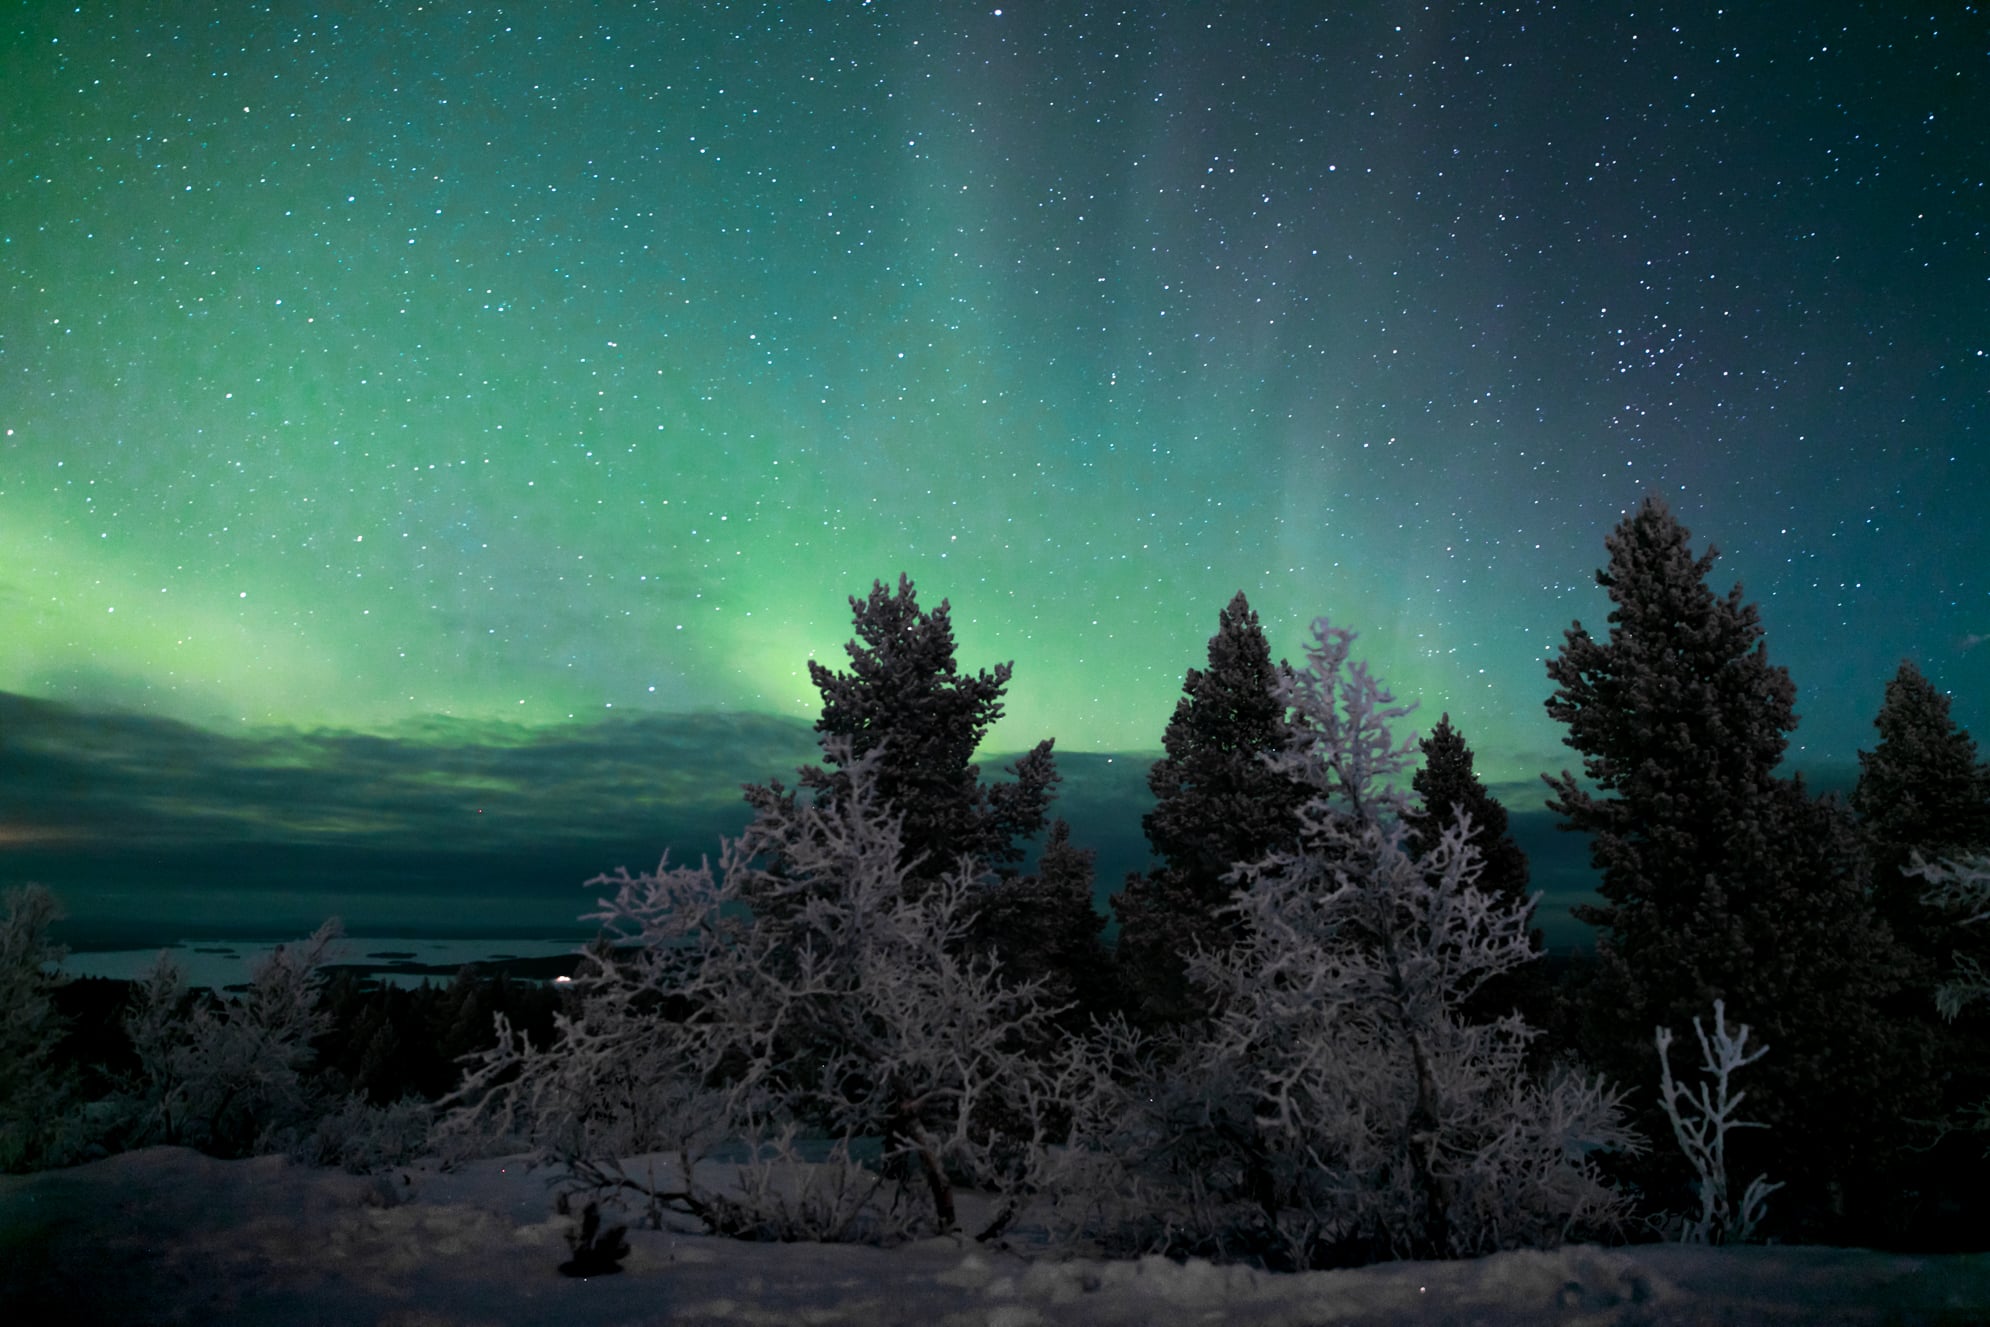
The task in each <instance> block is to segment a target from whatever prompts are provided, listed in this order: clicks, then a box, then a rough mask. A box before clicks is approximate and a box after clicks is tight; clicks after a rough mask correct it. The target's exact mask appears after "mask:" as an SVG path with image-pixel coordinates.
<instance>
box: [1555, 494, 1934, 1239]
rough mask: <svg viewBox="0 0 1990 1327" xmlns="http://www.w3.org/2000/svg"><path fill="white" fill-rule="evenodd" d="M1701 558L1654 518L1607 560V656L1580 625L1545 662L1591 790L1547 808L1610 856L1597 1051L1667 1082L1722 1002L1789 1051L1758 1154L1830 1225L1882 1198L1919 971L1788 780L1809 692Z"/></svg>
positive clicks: (1795, 781) (1760, 1085) (1845, 828)
mask: <svg viewBox="0 0 1990 1327" xmlns="http://www.w3.org/2000/svg"><path fill="white" fill-rule="evenodd" d="M1688 537H1689V536H1688V532H1687V531H1686V529H1685V528H1684V527H1683V526H1681V525H1680V524H1679V522H1678V521H1677V520H1676V519H1675V518H1674V517H1673V515H1672V513H1671V512H1670V511H1669V510H1668V509H1667V508H1666V506H1665V504H1664V503H1663V502H1662V501H1660V500H1659V499H1657V498H1655V497H1653V498H1648V499H1647V500H1646V501H1645V502H1644V503H1643V504H1642V505H1641V506H1640V507H1639V508H1638V510H1637V511H1636V512H1634V513H1632V514H1631V515H1630V516H1628V517H1627V518H1626V519H1625V520H1624V521H1623V522H1622V523H1621V524H1620V525H1618V527H1617V528H1616V530H1615V531H1613V532H1612V533H1611V534H1610V535H1609V536H1608V537H1607V538H1606V540H1605V545H1606V547H1607V548H1608V550H1609V554H1610V560H1609V565H1608V566H1607V567H1606V568H1604V569H1603V570H1600V571H1599V572H1598V573H1597V582H1598V584H1600V585H1601V586H1602V587H1603V588H1604V589H1605V590H1606V591H1608V593H1609V596H1610V600H1611V603H1612V605H1613V607H1612V609H1611V612H1610V617H1609V621H1610V632H1609V636H1608V638H1607V639H1605V640H1598V639H1596V638H1595V637H1593V636H1592V635H1591V634H1590V633H1589V631H1588V630H1587V629H1586V628H1584V627H1583V625H1582V624H1581V623H1580V622H1577V623H1575V624H1574V625H1573V626H1571V627H1570V629H1569V630H1568V632H1567V634H1566V638H1565V640H1564V643H1563V645H1562V647H1561V650H1560V651H1559V653H1558V654H1557V655H1556V656H1555V657H1554V658H1551V659H1550V660H1549V661H1548V675H1549V677H1550V679H1552V680H1553V681H1554V682H1555V684H1556V689H1555V692H1554V694H1553V695H1552V696H1551V697H1550V698H1549V700H1548V702H1547V708H1548V713H1549V715H1550V716H1551V717H1553V718H1554V719H1556V720H1558V721H1559V722H1561V723H1563V724H1565V725H1566V726H1567V729H1568V732H1567V735H1566V736H1565V737H1564V739H1563V741H1564V742H1565V743H1566V744H1567V745H1568V746H1570V747H1572V748H1574V749H1575V750H1577V751H1578V752H1580V753H1581V754H1582V757H1583V760H1582V764H1583V775H1584V777H1583V778H1582V779H1580V780H1579V779H1578V778H1577V777H1576V776H1574V775H1573V774H1570V773H1568V772H1567V771H1564V772H1563V773H1562V774H1561V776H1560V777H1558V778H1556V777H1548V778H1547V782H1548V784H1549V786H1550V787H1551V788H1552V790H1553V794H1554V795H1553V797H1552V798H1551V799H1550V801H1549V803H1548V805H1549V807H1550V808H1551V809H1553V810H1555V811H1557V812H1559V813H1560V814H1561V815H1562V817H1563V823H1564V827H1566V828H1570V829H1576V830H1581V831H1584V832H1587V833H1588V834H1590V835H1591V836H1592V838H1591V848H1590V852H1591V859H1592V860H1593V861H1594V862H1595V864H1596V866H1597V868H1598V869H1599V870H1600V872H1601V874H1602V881H1601V884H1600V886H1599V892H1600V893H1601V895H1602V897H1603V900H1604V901H1603V903H1602V904H1600V905H1597V906H1593V907H1585V908H1579V909H1577V913H1576V915H1577V916H1578V918H1579V919H1581V920H1583V921H1587V922H1589V923H1591V924H1592V925H1594V926H1595V927H1596V928H1597V932H1598V935H1597V957H1598V965H1597V972H1596V976H1595V979H1594V981H1593V982H1592V983H1591V985H1590V988H1589V990H1588V992H1587V998H1586V1000H1585V1006H1586V1007H1585V1020H1584V1021H1585V1025H1586V1029H1587V1040H1588V1046H1589V1051H1590V1054H1591V1055H1592V1056H1593V1057H1594V1058H1595V1059H1596V1060H1597V1061H1598V1062H1599V1063H1601V1064H1602V1065H1604V1066H1605V1067H1606V1068H1608V1069H1609V1070H1611V1071H1612V1072H1613V1073H1615V1074H1617V1075H1618V1076H1620V1077H1622V1078H1625V1079H1628V1080H1630V1081H1633V1082H1639V1083H1647V1082H1652V1081H1654V1080H1656V1078H1657V1077H1658V1072H1657V1070H1658V1066H1657V1064H1656V1063H1655V1062H1654V1056H1653V1051H1652V1045H1651V1042H1650V1030H1651V1029H1652V1028H1653V1027H1658V1026H1670V1027H1678V1026H1682V1025H1684V1023H1685V1022H1686V1020H1687V1019H1689V1018H1691V1017H1693V1016H1694V1015H1696V1014H1697V1013H1698V1012H1699V1011H1701V1010H1703V1009H1705V1008H1707V1007H1708V1006H1709V1005H1710V1004H1711V1003H1712V1002H1713V1001H1714V1000H1715V999H1717V998H1724V999H1725V1001H1726V1006H1727V1007H1728V1008H1730V1009H1732V1010H1734V1011H1735V1013H1736V1014H1737V1016H1740V1017H1745V1018H1746V1019H1747V1020H1748V1021H1750V1022H1751V1023H1753V1024H1754V1025H1755V1026H1757V1027H1759V1028H1761V1029H1762V1030H1763V1033H1764V1035H1765V1037H1766V1038H1767V1040H1769V1041H1771V1042H1773V1043H1774V1044H1775V1045H1776V1046H1777V1047H1778V1053H1777V1055H1776V1057H1775V1059H1774V1060H1772V1061H1770V1062H1768V1063H1767V1064H1765V1065H1764V1067H1763V1069H1762V1071H1761V1074H1760V1076H1759V1077H1758V1078H1757V1080H1756V1084H1755V1087H1754V1088H1753V1091H1754V1092H1756V1093H1757V1094H1758V1095H1757V1097H1756V1106H1757V1113H1758V1115H1759V1116H1760V1118H1761V1119H1762V1120H1763V1121H1764V1122H1765V1123H1767V1124H1768V1125H1769V1126H1770V1128H1769V1129H1768V1130H1767V1131H1765V1132H1764V1133H1762V1134H1758V1135H1754V1136H1751V1137H1750V1138H1749V1139H1748V1140H1747V1147H1748V1149H1749V1150H1750V1151H1751V1153H1753V1154H1755V1156H1754V1164H1755V1166H1756V1168H1760V1169H1766V1170H1769V1171H1771V1172H1773V1173H1776V1174H1780V1175H1786V1176H1788V1177H1789V1178H1790V1181H1791V1187H1792V1191H1793V1193H1794V1192H1797V1191H1800V1190H1801V1191H1805V1192H1804V1196H1805V1198H1806V1199H1807V1201H1808V1203H1809V1205H1810V1207H1811V1208H1812V1209H1814V1210H1822V1209H1825V1208H1826V1207H1827V1206H1828V1205H1829V1204H1831V1203H1833V1202H1842V1201H1843V1199H1842V1197H1838V1198H1834V1197H1833V1191H1834V1189H1835V1190H1836V1192H1837V1193H1838V1194H1840V1195H1842V1194H1843V1193H1844V1192H1845V1186H1846V1185H1847V1184H1850V1183H1852V1182H1853V1180H1854V1179H1855V1177H1858V1176H1864V1177H1865V1178H1866V1179H1868V1180H1871V1181H1872V1182H1875V1183H1879V1182H1883V1172H1884V1170H1885V1168H1886V1167H1887V1165H1888V1164H1890V1160H1889V1158H1890V1156H1891V1154H1892V1151H1893V1150H1894V1149H1896V1148H1897V1147H1898V1146H1900V1144H1901V1143H1902V1141H1903V1137H1902V1132H1901V1125H1900V1120H1901V1119H1902V1118H1903V1117H1907V1116H1911V1115H1912V1114H1913V1113H1914V1106H1913V1102H1912V1101H1911V1100H1910V1099H1909V1098H1908V1097H1907V1096H1906V1095H1905V1093H1906V1092H1907V1090H1908V1089H1909V1087H1910V1085H1912V1084H1914V1083H1916V1082H1920V1081H1924V1080H1925V1076H1926V1065H1925V1063H1924V1062H1923V1061H1922V1060H1921V1059H1920V1058H1919V1057H1920V1056H1921V1054H1922V1052H1921V1051H1920V1049H1919V1048H1918V1047H1917V1046H1916V1045H1914V1044H1913V1043H1912V1042H1911V1040H1909V1039H1904V1038H1903V1037H1902V1035H1901V1029H1900V1028H1899V1027H1898V1025H1897V1023H1895V1022H1894V1021H1892V1020H1889V1019H1888V1018H1887V1017H1885V1016H1884V1015H1883V1013H1882V1004H1883V1002H1884V1000H1885V999H1886V997H1887V996H1888V994H1889V993H1890V991H1891V990H1892V989H1893V987H1894V985H1895V984H1896V983H1897V981H1898V972H1899V970H1900V961H1901V955H1900V952H1899V949H1898V946H1897V944H1896V943H1895V942H1894V941H1893V939H1892V937H1891V935H1890V934H1889V933H1888V932H1887V930H1886V929H1885V927H1884V926H1883V925H1882V924H1880V922H1879V921H1878V919H1877V918H1876V916H1875V914H1874V912H1873V909H1872V906H1871V902H1870V900H1869V898H1868V897H1867V893H1866V879H1865V875H1864V872H1863V869H1862V865H1861V863H1862V854H1861V853H1860V851H1859V845H1858V840H1857V835H1856V830H1855V827H1854V826H1853V824H1852V822H1851V819H1850V816H1849V814H1848V813H1847V812H1846V811H1845V809H1844V808H1843V807H1842V806H1840V805H1838V804H1837V803H1835V802H1832V801H1829V800H1820V799H1817V798H1814V797H1812V796H1811V795H1810V794H1809V792H1808V791H1807V790H1806V789H1805V787H1804V785H1803V782H1802V780H1801V779H1800V778H1783V777H1781V776H1779V775H1778V773H1777V765H1778V762H1779V761H1780V760H1781V758H1782V755H1783V751H1784V747H1785V744H1786V742H1787V740H1788V734H1789V732H1790V731H1791V730H1792V729H1793V728H1794V727H1795V726H1796V722H1797V719H1796V713H1795V709H1794V702H1795V695H1796V689H1795V686H1794V684H1793V683H1792V682H1791V681H1790V677H1789V674H1788V673H1787V672H1786V671H1785V670H1784V669H1782V668H1780V667H1778V666H1776V665H1774V664H1771V663H1770V662H1769V659H1768V654H1767V649H1766V646H1765V644H1764V642H1763V639H1762V636H1763V632H1762V626H1761V622H1760V618H1759V615H1758V614H1757V611H1756V609H1755V606H1754V605H1753V604H1750V603H1747V602H1746V601H1745V600H1744V599H1743V597H1742V594H1743V592H1742V588H1741V586H1739V585H1736V586H1735V587H1734V588H1733V589H1731V590H1730V591H1729V592H1728V593H1727V594H1726V595H1725V596H1716V595H1715V594H1714V593H1713V592H1712V591H1711V590H1710V589H1709V588H1708V586H1707V584H1706V577H1707V573H1708V571H1709V570H1710V569H1711V567H1712V565H1713V562H1714V559H1715V556H1716V554H1715V553H1714V552H1713V551H1712V550H1709V551H1708V552H1707V553H1706V554H1704V555H1703V556H1699V557H1696V556H1694V554H1693V552H1692V550H1691V549H1690V547H1689V546H1688V543H1687V540H1688ZM1544 777H1547V776H1544ZM1673 1178H1674V1180H1675V1181H1676V1182H1680V1183H1683V1182H1684V1180H1683V1177H1681V1176H1678V1175H1677V1174H1676V1173H1675V1175H1674V1176H1673ZM1830 1219H1835V1218H1830Z"/></svg>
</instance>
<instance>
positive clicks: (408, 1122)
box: [290, 1093, 435, 1175]
mask: <svg viewBox="0 0 1990 1327" xmlns="http://www.w3.org/2000/svg"><path fill="white" fill-rule="evenodd" d="M434 1122H435V1110H434V1108H433V1107H432V1106H430V1105H429V1103H428V1102H426V1101H423V1100H422V1099H421V1098H420V1097H405V1098H403V1099H402V1100H400V1101H396V1102H393V1103H391V1104H389V1105H385V1106H376V1105H374V1104H373V1103H372V1102H370V1101H368V1100H367V1099H366V1098H364V1097H362V1096H359V1095H358V1094H356V1093H355V1094H353V1095H351V1096H348V1097H347V1098H346V1099H345V1100H344V1101H343V1102H341V1103H339V1105H338V1106H337V1107H335V1108H334V1109H332V1110H330V1111H328V1112H327V1113H325V1114H323V1115H320V1116H319V1117H318V1118H317V1120H316V1121H314V1122H313V1123H312V1124H311V1125H310V1127H309V1128H308V1129H307V1130H305V1131H303V1132H302V1133H300V1134H299V1135H298V1137H297V1140H296V1142H295V1143H294V1144H293V1145H292V1147H291V1149H290V1154H291V1155H292V1156H293V1157H295V1158H296V1159H297V1160H299V1161H303V1162H305V1163H307V1164H309V1165H313V1166H337V1167H338V1168H339V1169H341V1170H344V1171H346V1172H347V1173H349V1174H353V1175H369V1174H372V1173H374V1172H375V1171H381V1170H386V1169H389V1168H391V1167H394V1166H405V1165H407V1164H408V1163H409V1162H411V1161H413V1160H414V1159H415V1158H416V1157H419V1156H421V1155H423V1154H424V1153H426V1152H427V1151H428V1137H429V1130H430V1129H431V1128H432V1127H433V1125H434Z"/></svg>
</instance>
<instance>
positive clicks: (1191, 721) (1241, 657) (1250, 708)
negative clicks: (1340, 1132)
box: [1112, 590, 1307, 1026]
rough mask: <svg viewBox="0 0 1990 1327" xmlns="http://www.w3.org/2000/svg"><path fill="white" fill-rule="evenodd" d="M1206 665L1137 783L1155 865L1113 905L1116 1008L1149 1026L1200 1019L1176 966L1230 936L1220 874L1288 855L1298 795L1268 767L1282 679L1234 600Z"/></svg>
mask: <svg viewBox="0 0 1990 1327" xmlns="http://www.w3.org/2000/svg"><path fill="white" fill-rule="evenodd" d="M1208 660H1209V666H1208V667H1207V668H1206V669H1198V668H1191V669H1189V670H1188V674H1187V677H1186V678H1185V679H1184V681H1183V682H1182V697H1181V699H1180V700H1179V701H1177V702H1176V704H1175V712H1174V715H1173V717H1172V718H1171V719H1170V720H1169V721H1168V726H1167V730H1166V731H1165V732H1164V733H1163V734H1162V737H1161V745H1162V747H1163V749H1164V750H1165V751H1166V755H1165V756H1163V758H1162V759H1160V760H1158V761H1156V762H1155V763H1154V766H1153V768H1152V769H1150V770H1149V771H1148V774H1147V786H1148V788H1149V789H1151V790H1152V791H1153V793H1154V797H1155V806H1154V809H1153V810H1151V811H1149V812H1148V813H1147V814H1146V815H1145V816H1143V817H1142V818H1141V822H1140V823H1141V828H1143V829H1144V830H1145V831H1146V833H1147V842H1148V844H1149V845H1150V846H1151V847H1152V848H1153V850H1154V854H1155V855H1156V856H1157V857H1159V858H1160V859H1161V865H1160V867H1159V868H1158V869H1156V870H1153V871H1149V872H1147V873H1146V874H1144V875H1140V874H1134V875H1129V876H1128V877H1127V881H1126V888H1125V890H1124V891H1123V892H1122V893H1119V894H1117V895H1114V896H1113V899H1112V907H1113V911H1114V912H1115V913H1117V914H1118V916H1119V920H1120V934H1119V949H1118V958H1119V971H1120V976H1121V980H1122V983H1123V988H1124V998H1125V1000H1126V1003H1127V1004H1128V1006H1129V1012H1130V1013H1131V1014H1132V1015H1133V1017H1134V1018H1135V1020H1136V1021H1138V1022H1141V1023H1144V1024H1147V1025H1150V1026H1152V1025H1157V1024H1166V1023H1176V1022H1181V1021H1184V1020H1186V1019H1189V1018H1192V1017H1194V1016H1196V1015H1197V1014H1199V1013H1205V1012H1207V1006H1206V1002H1205V1001H1203V1000H1202V999H1201V998H1200V997H1199V996H1198V995H1197V993H1196V992H1195V991H1194V990H1193V989H1192V988H1191V987H1190V985H1189V983H1188V981H1187V979H1186V977H1185V976H1184V972H1185V967H1184V964H1185V959H1186V956H1187V955H1188V954H1189V953H1191V952H1192V951H1193V950H1194V949H1195V947H1196V946H1197V944H1198V943H1200V944H1202V945H1204V946H1210V947H1216V948H1221V947H1222V946H1223V945H1224V944H1226V943H1227V942H1228V941H1229V939H1231V938H1234V933H1235V931H1236V927H1237V925H1238V923H1237V919H1236V918H1235V916H1234V915H1232V914H1227V913H1224V912H1223V909H1224V907H1225V905H1226V904H1227V903H1228V902H1229V899H1230V894H1231V892H1232V890H1233V889H1234V887H1235V886H1234V885H1233V884H1232V883H1231V882H1230V880H1229V879H1228V877H1229V875H1230V872H1231V871H1232V869H1233V868H1235V867H1236V866H1238V865H1240V864H1242V863H1245V862H1254V861H1258V860H1260V859H1262V858H1263V857H1265V856H1266V855H1268V854H1269V853H1271V852H1272V851H1274V850H1276V849H1279V848H1283V847H1286V846H1288V845H1289V844H1290V842H1291V840H1292V838H1293V836H1294V835H1295V834H1296V833H1297V832H1298V825H1299V821H1298V811H1299V807H1300V806H1301V805H1302V804H1303V803H1304V802H1305V800H1306V797H1307V791H1306V789H1305V788H1304V787H1303V786H1302V785H1300V784H1299V783H1297V782H1296V781H1294V780H1293V779H1292V778H1291V777H1290V776H1289V775H1286V774H1282V773H1278V772H1276V771H1274V770H1273V769H1272V768H1271V767H1270V765H1269V764H1268V763H1267V757H1270V756H1273V755H1277V754H1279V753H1280V752H1283V751H1284V750H1285V749H1286V747H1287V746H1288V745H1289V743H1290V742H1291V740H1292V729H1291V726H1290V725H1289V724H1288V723H1287V722H1286V718H1285V705H1284V703H1283V702H1282V701H1281V700H1280V699H1279V685H1280V683H1281V681H1282V679H1284V678H1286V677H1288V676H1289V675H1290V673H1291V670H1290V669H1289V668H1288V667H1287V666H1286V665H1285V664H1283V663H1279V664H1276V665H1274V664H1273V663H1272V660H1271V647H1270V645H1269V644H1268V643H1267V642H1266V640H1265V635H1264V629H1263V628H1262V627H1261V626H1260V625H1259V623H1258V615H1257V614H1256V613H1255V612H1253V611H1252V610H1251V605H1250V601H1249V600H1248V599H1246V598H1245V597H1244V592H1243V591H1242V590H1239V591H1238V592H1237V594H1236V597H1235V598H1233V599H1231V601H1230V603H1229V606H1228V607H1226V608H1225V609H1223V611H1222V612H1221V613H1220V614H1218V616H1217V625H1216V634H1215V635H1214V636H1212V637H1210V639H1209V652H1208Z"/></svg>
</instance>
